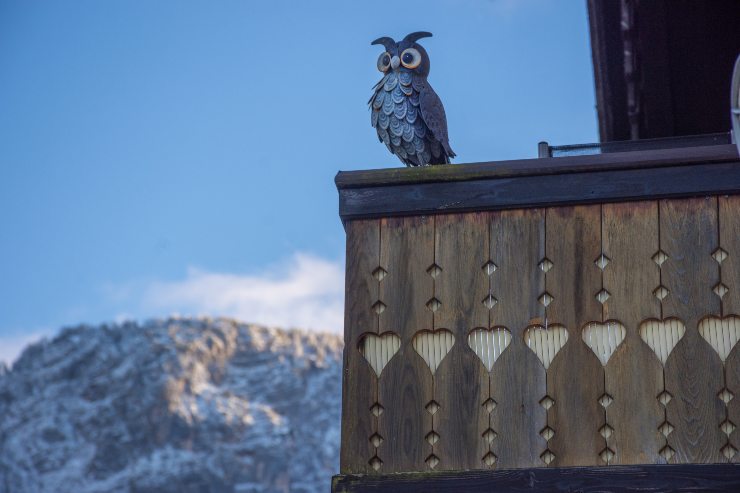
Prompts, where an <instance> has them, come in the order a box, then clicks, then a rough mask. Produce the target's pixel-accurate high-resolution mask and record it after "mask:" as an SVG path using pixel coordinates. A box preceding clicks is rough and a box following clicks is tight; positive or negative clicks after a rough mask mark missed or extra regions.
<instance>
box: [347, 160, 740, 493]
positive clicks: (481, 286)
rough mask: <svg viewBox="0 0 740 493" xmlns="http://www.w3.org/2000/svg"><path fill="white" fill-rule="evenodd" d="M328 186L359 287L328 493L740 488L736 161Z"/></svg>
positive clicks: (550, 163) (472, 173) (351, 302)
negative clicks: (337, 468)
mask: <svg viewBox="0 0 740 493" xmlns="http://www.w3.org/2000/svg"><path fill="white" fill-rule="evenodd" d="M336 183H337V186H338V188H339V198H340V202H339V210H340V215H341V217H342V220H343V221H344V226H345V230H346V233H347V276H346V302H345V311H346V314H345V342H346V347H345V355H344V375H343V412H342V445H341V476H339V477H337V478H335V483H334V490H335V491H376V490H375V489H373V488H376V487H378V488H379V487H382V486H383V485H385V486H389V487H390V489H391V490H393V491H452V489H449V488H450V487H451V486H450V485H451V484H454V485H456V487H457V489H456V490H455V491H466V490H469V491H484V490H485V491H490V490H491V489H492V488H503V487H509V486H505V485H506V484H508V483H505V482H506V481H513V480H514V479H512V478H515V477H521V481H523V483H522V484H528V483H527V481H528V479H527V478H529V480H531V479H532V478H537V477H540V478H550V479H549V480H551V481H556V482H557V481H559V483H558V484H566V485H567V484H568V483H567V477H569V476H568V474H570V475H571V476H570V477H573V476H572V474H573V470H572V469H556V468H573V467H589V468H601V469H589V470H590V471H592V472H591V473H587V472H584V473H583V474H584V475H583V476H582V477H584V478H596V479H594V480H595V481H596V480H597V479H598V477H601V478H602V483H603V482H605V481H612V482H613V484H614V485H616V484H618V483H619V478H622V479H624V478H625V476H624V474H627V475H628V476H626V477H630V476H629V474H633V476H632V477H633V478H634V481H633V482H632V484H636V483H635V481H638V479H639V478H641V477H643V478H652V479H651V480H656V481H659V480H660V481H663V480H669V481H675V482H674V483H665V484H671V485H674V486H676V487H685V486H686V485H689V486H697V487H698V486H702V485H703V486H706V485H707V484H719V485H720V487H722V488H724V487H728V488H730V489H732V487H733V486H732V485H734V486H736V487H737V490H740V486H738V484H740V472H738V469H737V468H736V467H735V466H732V465H731V464H734V463H736V462H740V430H736V428H737V427H738V426H740V350H737V349H736V343H737V341H738V338H740V159H739V158H738V154H737V150H736V147H734V146H731V145H718V146H705V147H689V148H683V149H668V150H652V151H638V152H623V153H613V154H602V155H594V156H577V157H561V158H546V159H531V160H521V161H506V162H492V163H481V164H469V165H451V166H439V167H430V168H423V169H387V170H374V171H358V172H342V173H339V174H338V175H337V178H336ZM735 397H737V398H735ZM661 464H663V465H664V464H683V465H698V464H714V466H709V467H710V468H709V469H707V466H701V468H699V469H692V468H691V467H689V469H686V467H684V466H662V467H658V466H656V465H661ZM718 464H725V465H722V466H719V465H718ZM620 466H624V467H626V469H623V468H622V469H620ZM677 467H678V468H679V469H676V468H677ZM695 467H699V466H695ZM540 468H545V469H542V470H541V469H540ZM604 468H605V470H608V471H613V473H609V472H603V473H601V475H600V476H598V477H597V476H593V471H597V470H598V471H601V470H602V469H604ZM718 468H719V469H718ZM511 469H527V470H530V472H529V473H527V474H523V475H522V474H519V476H516V473H513V472H511V471H509V470H511ZM686 470H688V472H686ZM430 471H432V472H434V474H432V475H429V474H428V473H429V472H430ZM463 471H467V472H463ZM476 471H477V472H476ZM502 471H503V472H502ZM620 471H621V472H620ZM625 471H626V472H625ZM671 471H673V472H671ZM692 471H693V472H692ZM392 473H412V474H410V475H409V474H406V475H393V474H392ZM413 473H419V474H420V475H419V474H417V475H414V474H413ZM530 473H531V474H530ZM512 474H514V475H513V476H512ZM528 474H529V475H528ZM563 474H564V475H565V476H562V475H563ZM589 474H591V475H589ZM610 474H611V475H610ZM615 474H616V475H617V476H616V479H615V476H614V475H615ZM620 474H622V476H620ZM641 475H642V476H641ZM564 477H565V478H566V479H563V478H564ZM435 478H436V479H435ZM445 478H448V479H445ZM449 478H453V479H454V478H457V480H458V482H457V483H450V482H449V481H450V480H449ZM609 478H611V479H609ZM682 478H683V479H682ZM702 478H703V479H702ZM717 478H719V479H717ZM647 480H648V479H645V481H647ZM446 481H447V482H446ZM459 481H463V482H462V483H461V482H459ZM466 481H467V482H466ZM564 481H566V482H565V483H564ZM680 481H688V482H684V483H680ZM697 481H698V482H697ZM701 481H704V482H701ZM712 481H714V483H712ZM717 481H719V482H718V483H717ZM638 482H639V481H638ZM530 483H531V481H530ZM546 484H548V483H547V481H546V480H545V479H543V482H542V483H541V486H542V488H543V489H540V490H537V489H536V488H534V489H522V490H521V491H550V489H547V487H545V485H546ZM591 484H597V483H591ZM660 484H663V483H660ZM378 485H379V486H378ZM404 485H405V486H404ZM409 485H411V486H409ZM445 485H446V486H445ZM645 485H647V483H645ZM478 487H480V488H482V489H475V488H478ZM363 488H364V489H363ZM403 488H407V489H403ZM409 488H410V489H409ZM444 488H448V489H444ZM486 488H487V489H486ZM549 488H551V489H554V488H552V485H551V486H550V487H549ZM516 491H520V490H516ZM615 491H632V490H628V489H625V490H615ZM647 491H653V490H647ZM654 491H658V490H654ZM660 491H663V490H660Z"/></svg>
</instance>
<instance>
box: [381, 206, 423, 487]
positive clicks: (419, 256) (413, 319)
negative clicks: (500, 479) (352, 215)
mask: <svg viewBox="0 0 740 493" xmlns="http://www.w3.org/2000/svg"><path fill="white" fill-rule="evenodd" d="M380 245H381V246H380V254H381V256H380V264H381V266H382V267H383V268H384V269H385V270H386V271H387V272H388V274H387V276H386V277H385V279H384V280H383V282H382V283H381V284H380V297H381V299H382V300H383V302H384V303H385V305H386V307H385V310H384V311H383V312H382V313H381V314H380V320H379V331H380V332H381V333H382V332H386V331H394V332H396V333H397V334H398V335H399V336H400V337H401V349H400V350H399V352H398V354H397V355H396V356H395V357H394V358H393V359H392V360H391V361H390V362H389V363H388V366H386V368H385V370H384V371H383V374H382V376H381V378H380V384H379V396H380V402H381V403H382V405H383V406H384V408H385V411H384V412H383V414H382V415H381V416H380V418H379V419H378V430H379V433H380V435H381V436H382V437H383V439H384V442H383V444H382V445H381V447H380V450H379V456H380V458H381V459H382V460H383V466H382V468H381V471H382V472H384V473H390V472H399V471H423V470H426V469H427V465H426V463H425V462H424V461H425V459H426V458H427V457H428V456H429V454H431V453H432V446H431V445H429V444H428V443H427V442H426V441H425V440H424V437H425V435H426V434H427V433H428V432H429V431H431V429H432V416H431V415H430V414H429V413H428V412H427V411H426V410H425V409H424V406H425V405H426V403H427V402H429V400H431V399H432V394H433V387H432V375H431V373H430V371H429V368H428V367H427V365H426V363H425V362H424V360H423V359H422V358H421V357H420V356H419V355H418V353H416V351H414V348H413V343H412V341H413V337H414V335H415V334H416V332H417V331H419V330H429V329H431V328H432V326H433V321H432V312H431V311H430V310H429V309H428V308H427V307H426V303H427V301H428V300H429V299H430V298H431V297H432V296H433V293H434V286H433V282H432V281H433V280H432V278H431V276H429V275H428V274H427V272H426V271H427V268H428V267H429V266H430V265H432V263H433V262H434V220H433V218H431V217H423V216H419V217H410V218H391V219H383V220H382V221H381V231H380Z"/></svg>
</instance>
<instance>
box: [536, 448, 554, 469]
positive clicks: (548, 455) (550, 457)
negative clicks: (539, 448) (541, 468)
mask: <svg viewBox="0 0 740 493" xmlns="http://www.w3.org/2000/svg"><path fill="white" fill-rule="evenodd" d="M540 459H542V462H544V463H545V464H547V465H548V466H549V465H550V462H552V461H554V460H555V454H553V453H552V451H550V449H547V450H545V451H544V452H542V454H541V455H540Z"/></svg>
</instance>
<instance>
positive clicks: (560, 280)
mask: <svg viewBox="0 0 740 493" xmlns="http://www.w3.org/2000/svg"><path fill="white" fill-rule="evenodd" d="M600 211H601V209H600V206H598V205H597V206H577V207H563V208H553V209H548V210H547V217H546V225H547V232H546V235H547V247H546V251H545V255H546V256H547V258H548V259H549V260H550V262H552V268H551V269H550V270H549V271H548V272H547V274H546V291H547V293H549V295H550V296H552V298H553V299H552V301H551V303H550V304H549V306H548V307H547V320H548V322H549V323H550V324H562V325H564V326H565V327H566V328H567V329H568V332H569V337H568V342H567V343H566V344H565V345H564V346H563V347H562V349H561V350H560V353H559V354H558V355H557V356H556V358H555V359H554V360H553V362H552V364H551V365H550V368H549V370H548V371H547V393H548V395H549V396H550V397H551V398H552V399H553V400H554V401H555V404H554V405H553V406H552V407H551V408H550V409H549V410H548V414H547V424H548V426H549V427H550V428H552V429H553V430H554V433H555V435H554V436H553V437H552V438H551V439H550V442H549V449H550V450H551V452H552V453H553V454H554V455H555V457H554V460H553V461H552V465H553V466H575V465H596V464H602V463H603V462H601V460H600V458H599V454H600V453H601V452H602V451H603V450H604V448H605V446H606V442H605V441H604V438H603V437H602V436H601V435H599V429H600V428H601V427H602V426H603V425H604V409H603V408H602V407H601V405H600V404H599V398H600V397H601V395H602V394H603V393H604V370H603V368H602V366H601V363H600V362H599V360H598V358H597V357H596V356H595V355H594V353H593V352H592V351H591V349H590V348H589V347H588V346H587V345H586V344H584V342H583V340H582V336H581V333H582V330H583V326H584V325H585V324H586V323H587V322H591V321H596V322H601V320H602V307H601V304H600V303H599V302H598V301H597V299H596V294H597V293H598V292H599V291H600V290H601V287H602V286H601V271H600V270H599V268H598V267H597V266H596V265H595V263H594V261H595V260H596V259H597V258H598V257H599V255H600V254H601V215H600V214H601V212H600Z"/></svg>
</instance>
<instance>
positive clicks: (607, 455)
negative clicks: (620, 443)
mask: <svg viewBox="0 0 740 493" xmlns="http://www.w3.org/2000/svg"><path fill="white" fill-rule="evenodd" d="M599 457H601V460H603V461H604V462H606V463H607V464H609V463H610V462H611V461H612V459H614V451H613V450H612V449H610V448H609V447H606V448H605V449H604V450H602V451H601V452H600V453H599Z"/></svg>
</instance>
